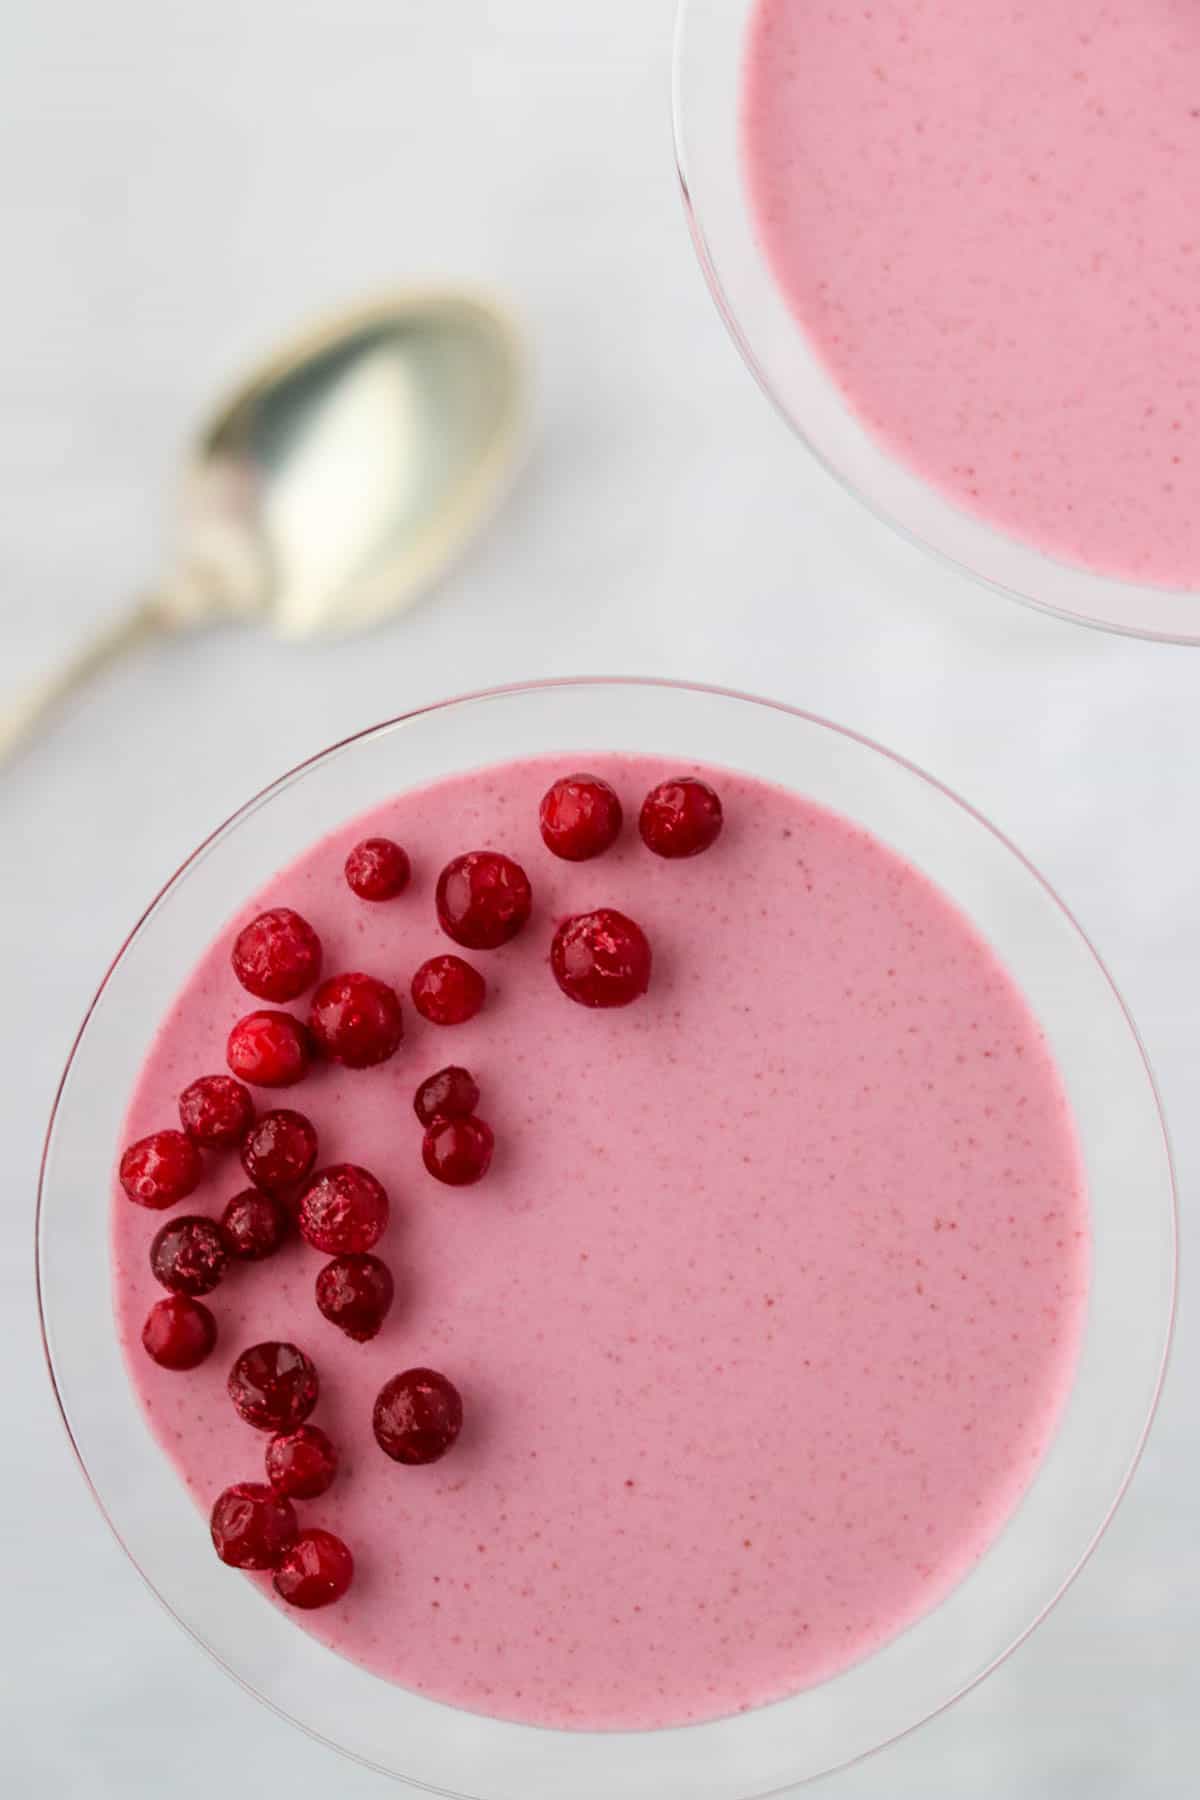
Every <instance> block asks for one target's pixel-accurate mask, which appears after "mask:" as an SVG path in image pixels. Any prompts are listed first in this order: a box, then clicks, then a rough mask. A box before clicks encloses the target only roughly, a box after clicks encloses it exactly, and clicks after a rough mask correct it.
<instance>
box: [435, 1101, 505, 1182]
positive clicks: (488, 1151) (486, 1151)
mask: <svg viewBox="0 0 1200 1800" xmlns="http://www.w3.org/2000/svg"><path fill="white" fill-rule="evenodd" d="M494 1142H495V1139H494V1138H493V1136H492V1128H491V1126H490V1125H485V1124H484V1122H483V1120H482V1119H475V1118H470V1119H436V1120H435V1121H434V1123H433V1124H432V1125H431V1126H430V1127H429V1129H428V1131H427V1132H426V1133H425V1141H424V1143H423V1144H422V1145H421V1155H422V1157H423V1158H424V1162H425V1167H426V1168H427V1169H428V1170H429V1173H430V1174H431V1175H435V1176H436V1177H437V1179H438V1180H439V1181H444V1182H446V1184H447V1185H448V1186H449V1187H470V1185H471V1183H472V1182H475V1181H479V1180H481V1179H482V1177H483V1176H484V1175H486V1174H487V1172H488V1165H489V1164H490V1162H491V1160H492V1147H493V1144H494Z"/></svg>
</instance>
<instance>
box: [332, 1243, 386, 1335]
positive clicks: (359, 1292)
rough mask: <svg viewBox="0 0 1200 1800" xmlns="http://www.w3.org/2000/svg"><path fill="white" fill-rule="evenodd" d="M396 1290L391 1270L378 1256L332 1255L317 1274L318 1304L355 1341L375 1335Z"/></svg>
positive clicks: (334, 1323) (333, 1323) (333, 1322)
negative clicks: (330, 1260)
mask: <svg viewBox="0 0 1200 1800" xmlns="http://www.w3.org/2000/svg"><path fill="white" fill-rule="evenodd" d="M395 1291H396V1290H395V1283H394V1282H393V1281H392V1272H391V1270H390V1269H389V1268H388V1266H387V1264H386V1263H384V1262H380V1260H379V1258H378V1257H377V1256H335V1257H334V1259H333V1261H332V1262H330V1263H326V1264H325V1267H324V1268H323V1269H322V1270H321V1273H320V1274H319V1275H318V1276H317V1306H318V1307H319V1309H320V1311H321V1312H322V1314H323V1315H324V1316H325V1318H327V1319H328V1320H329V1323H330V1324H331V1325H336V1326H337V1328H338V1330H339V1331H344V1332H345V1334H346V1336H347V1337H348V1338H353V1339H354V1342H355V1343H356V1344H365V1343H366V1342H367V1341H368V1339H370V1338H373V1337H376V1336H377V1335H378V1333H379V1328H380V1326H381V1325H382V1324H383V1321H384V1319H385V1318H386V1317H387V1315H388V1311H389V1309H390V1307H391V1304H392V1296H393V1295H394V1293H395Z"/></svg>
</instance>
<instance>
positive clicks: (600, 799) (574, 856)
mask: <svg viewBox="0 0 1200 1800" xmlns="http://www.w3.org/2000/svg"><path fill="white" fill-rule="evenodd" d="M538 822H539V824H540V825H541V828H542V842H543V843H544V844H545V846H546V848H547V850H552V851H553V852H554V854H555V856H561V857H562V858H563V860H564V861H565V862H588V861H589V860H590V859H591V858H592V857H593V856H599V855H601V854H602V852H603V851H605V850H607V849H608V848H609V846H610V845H612V844H614V843H615V842H616V840H617V837H618V836H619V834H620V830H621V802H620V801H619V800H618V799H617V796H616V794H615V793H614V792H613V790H612V788H610V787H609V785H608V783H607V781H601V779H600V777H599V776H598V775H563V776H562V777H561V778H560V779H559V780H558V781H556V782H555V783H554V786H553V787H552V788H548V789H547V791H546V792H545V793H544V794H543V795H542V804H541V807H540V808H539V811H538Z"/></svg>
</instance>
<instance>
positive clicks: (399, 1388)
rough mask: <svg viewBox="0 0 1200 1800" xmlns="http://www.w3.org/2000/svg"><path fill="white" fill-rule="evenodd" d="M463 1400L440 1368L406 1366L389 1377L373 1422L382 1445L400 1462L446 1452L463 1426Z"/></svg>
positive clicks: (420, 1460)
mask: <svg viewBox="0 0 1200 1800" xmlns="http://www.w3.org/2000/svg"><path fill="white" fill-rule="evenodd" d="M462 1418H463V1409H462V1400H461V1398H460V1396H459V1392H458V1389H457V1388H456V1387H455V1386H454V1383H453V1382H451V1381H447V1379H446V1377H445V1376H444V1375H439V1374H438V1372H437V1370H436V1369H406V1370H405V1371H404V1373H403V1374H402V1375H393V1376H392V1379H391V1380H390V1381H385V1382H384V1384H383V1386H382V1387H381V1388H380V1390H379V1395H378V1398H377V1399H376V1401H375V1411H374V1414H373V1415H372V1419H371V1424H372V1426H373V1428H374V1431H375V1441H376V1443H377V1444H378V1445H379V1448H380V1449H381V1450H382V1451H383V1452H384V1453H385V1454H386V1455H387V1456H390V1457H391V1459H392V1461H393V1462H398V1463H410V1464H416V1463H431V1462H436V1461H437V1459H438V1457H439V1456H445V1454H446V1452H447V1450H449V1448H450V1446H451V1444H453V1442H454V1440H455V1438H456V1437H457V1436H458V1434H459V1432H460V1431H461V1430H462Z"/></svg>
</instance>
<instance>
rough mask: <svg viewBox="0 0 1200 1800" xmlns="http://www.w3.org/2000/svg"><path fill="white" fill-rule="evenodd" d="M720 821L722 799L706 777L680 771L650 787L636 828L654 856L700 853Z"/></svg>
mask: <svg viewBox="0 0 1200 1800" xmlns="http://www.w3.org/2000/svg"><path fill="white" fill-rule="evenodd" d="M723 823H724V817H723V814H722V812H721V802H720V800H719V799H718V798H717V796H716V794H715V793H714V792H713V790H712V788H710V787H709V785H708V783H707V781H697V780H696V777H695V776H694V775H682V776H680V777H679V779H678V780H676V781H660V782H659V784H658V786H657V787H656V788H651V790H650V792H649V793H648V794H647V795H646V798H645V799H644V800H643V802H642V811H641V816H640V818H639V819H638V830H639V831H640V832H641V834H642V840H643V842H644V843H645V845H646V848H647V849H648V850H653V852H654V854H655V856H670V857H677V856H699V854H700V852H701V851H702V850H707V849H708V847H709V845H710V844H712V843H715V842H716V840H717V838H718V837H719V836H720V833H721V826H722V824H723Z"/></svg>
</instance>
